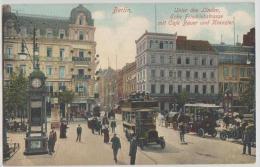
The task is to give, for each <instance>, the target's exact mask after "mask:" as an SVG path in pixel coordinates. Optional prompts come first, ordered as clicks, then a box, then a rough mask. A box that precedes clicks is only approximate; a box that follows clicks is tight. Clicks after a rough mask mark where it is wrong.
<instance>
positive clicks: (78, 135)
mask: <svg viewBox="0 0 260 167" xmlns="http://www.w3.org/2000/svg"><path fill="white" fill-rule="evenodd" d="M81 132H82V128H81V126H80V124H79V125H78V127H77V139H76V142H77V141H79V142H81Z"/></svg>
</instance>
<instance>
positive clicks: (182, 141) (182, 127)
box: [179, 122, 185, 144]
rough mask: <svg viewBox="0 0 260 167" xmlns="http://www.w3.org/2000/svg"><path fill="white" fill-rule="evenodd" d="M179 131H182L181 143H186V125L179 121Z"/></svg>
mask: <svg viewBox="0 0 260 167" xmlns="http://www.w3.org/2000/svg"><path fill="white" fill-rule="evenodd" d="M179 131H180V140H181V143H182V144H183V143H185V140H184V134H185V125H184V123H183V122H180V123H179Z"/></svg>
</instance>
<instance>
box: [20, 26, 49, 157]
mask: <svg viewBox="0 0 260 167" xmlns="http://www.w3.org/2000/svg"><path fill="white" fill-rule="evenodd" d="M35 36H36V26H35V25H34V27H33V55H32V57H31V54H30V52H29V50H28V48H27V45H26V42H25V40H24V39H22V48H21V52H20V53H18V55H19V56H20V58H21V59H26V57H27V56H29V57H30V59H31V61H32V64H33V72H32V73H31V74H30V76H29V86H28V99H29V100H28V104H27V105H28V114H27V117H28V119H27V120H28V126H27V127H28V128H27V131H26V138H25V151H24V154H25V155H34V154H47V153H48V147H47V146H48V142H47V141H48V138H47V117H46V95H47V92H46V86H45V81H46V77H45V75H44V73H43V72H42V71H40V67H39V52H38V46H37V43H36V38H35ZM25 49H26V51H27V53H25Z"/></svg>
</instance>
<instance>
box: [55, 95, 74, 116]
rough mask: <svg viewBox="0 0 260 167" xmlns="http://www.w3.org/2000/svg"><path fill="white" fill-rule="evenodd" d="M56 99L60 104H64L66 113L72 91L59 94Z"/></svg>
mask: <svg viewBox="0 0 260 167" xmlns="http://www.w3.org/2000/svg"><path fill="white" fill-rule="evenodd" d="M58 98H59V103H60V104H62V103H63V104H65V113H67V107H68V104H70V103H71V102H72V100H73V98H74V93H73V92H72V91H68V90H65V91H63V92H61V93H60V94H59V96H58Z"/></svg>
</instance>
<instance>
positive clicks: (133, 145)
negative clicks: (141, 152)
mask: <svg viewBox="0 0 260 167" xmlns="http://www.w3.org/2000/svg"><path fill="white" fill-rule="evenodd" d="M136 152H137V139H136V137H135V136H133V137H132V139H131V141H130V150H129V156H130V157H131V158H130V165H135V158H136Z"/></svg>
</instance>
